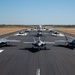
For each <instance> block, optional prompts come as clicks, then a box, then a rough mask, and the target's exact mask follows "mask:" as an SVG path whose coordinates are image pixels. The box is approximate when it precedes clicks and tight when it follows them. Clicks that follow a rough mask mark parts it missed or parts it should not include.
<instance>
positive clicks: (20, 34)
mask: <svg viewBox="0 0 75 75" xmlns="http://www.w3.org/2000/svg"><path fill="white" fill-rule="evenodd" d="M27 34H28V33H26V32H19V33H16V34H14V36H26V35H27Z"/></svg>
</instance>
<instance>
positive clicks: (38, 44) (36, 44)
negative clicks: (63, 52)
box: [24, 37, 55, 50]
mask: <svg viewBox="0 0 75 75" xmlns="http://www.w3.org/2000/svg"><path fill="white" fill-rule="evenodd" d="M33 40H34V41H33V42H24V43H30V44H32V45H33V47H32V48H38V50H40V49H41V48H44V49H46V44H54V43H55V42H45V41H44V42H43V41H41V39H40V37H39V40H38V41H36V40H35V38H34V37H33Z"/></svg>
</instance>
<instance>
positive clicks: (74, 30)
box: [55, 28, 75, 34]
mask: <svg viewBox="0 0 75 75" xmlns="http://www.w3.org/2000/svg"><path fill="white" fill-rule="evenodd" d="M55 29H57V30H60V31H63V32H66V33H70V34H75V28H55Z"/></svg>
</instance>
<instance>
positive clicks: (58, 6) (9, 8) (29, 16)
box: [0, 0, 75, 25]
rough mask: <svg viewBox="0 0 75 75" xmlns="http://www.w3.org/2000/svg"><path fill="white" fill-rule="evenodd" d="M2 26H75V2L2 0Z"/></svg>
mask: <svg viewBox="0 0 75 75" xmlns="http://www.w3.org/2000/svg"><path fill="white" fill-rule="evenodd" d="M0 24H25V25H35V24H36V25H38V24H41V25H45V24H47V25H49V24H52V25H53V24H56V25H63V24H65V25H67V24H71V25H74V24H75V0H0Z"/></svg>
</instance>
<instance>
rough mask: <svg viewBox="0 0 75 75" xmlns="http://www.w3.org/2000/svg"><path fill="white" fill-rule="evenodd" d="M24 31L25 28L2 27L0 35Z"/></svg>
mask: <svg viewBox="0 0 75 75" xmlns="http://www.w3.org/2000/svg"><path fill="white" fill-rule="evenodd" d="M22 29H26V28H25V27H3V28H0V35H2V34H7V33H11V32H15V31H19V30H22Z"/></svg>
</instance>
